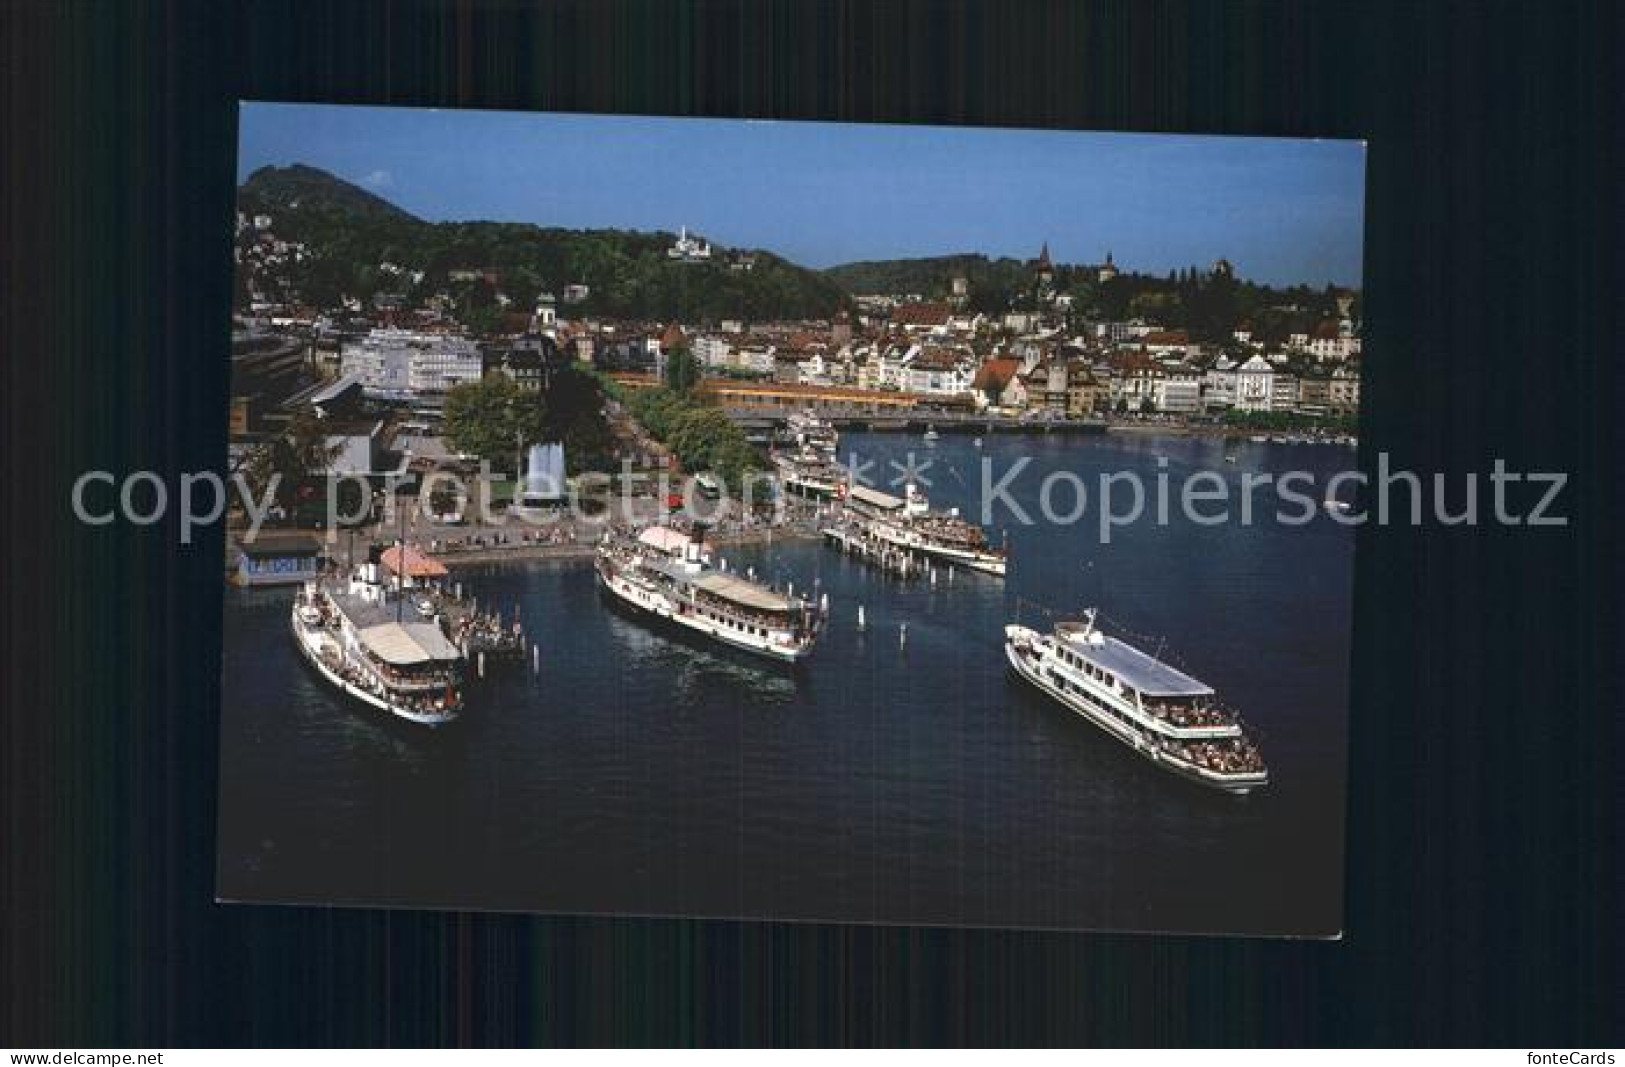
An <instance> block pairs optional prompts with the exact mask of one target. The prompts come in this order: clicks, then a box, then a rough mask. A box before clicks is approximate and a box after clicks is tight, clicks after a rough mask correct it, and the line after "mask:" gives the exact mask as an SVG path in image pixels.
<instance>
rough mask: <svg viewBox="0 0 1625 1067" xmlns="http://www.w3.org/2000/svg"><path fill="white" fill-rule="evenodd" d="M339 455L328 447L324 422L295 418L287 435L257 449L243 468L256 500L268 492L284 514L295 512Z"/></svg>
mask: <svg viewBox="0 0 1625 1067" xmlns="http://www.w3.org/2000/svg"><path fill="white" fill-rule="evenodd" d="M338 454H339V446H338V445H332V444H329V443H328V440H327V434H326V432H325V431H324V430H323V429H322V425H321V422H320V421H319V420H317V419H316V418H315V417H314V416H311V415H303V414H301V415H295V416H294V417H293V418H292V419H291V420H289V422H288V429H287V432H285V433H283V434H279V435H278V436H277V437H275V438H273V439H272V440H271V441H269V442H267V443H266V444H264V445H262V446H260V447H259V448H257V449H255V450H254V452H253V454H252V455H251V456H250V457H249V459H248V462H247V463H246V464H245V466H244V471H243V474H244V477H245V478H246V479H247V481H248V485H249V487H250V488H251V489H252V490H253V491H254V497H255V499H257V500H263V499H264V498H265V496H266V494H267V493H268V492H272V487H273V486H274V487H275V491H274V493H272V499H273V500H274V501H275V502H276V503H277V504H279V505H281V507H282V508H283V510H285V511H292V510H293V509H294V508H295V507H296V506H297V504H298V501H299V500H300V499H301V498H302V497H303V496H305V495H307V494H306V491H307V490H308V489H309V488H310V486H311V483H312V482H314V481H315V480H316V479H318V478H320V477H322V476H324V475H325V474H327V472H328V467H329V466H330V465H331V464H332V462H333V460H334V459H335V458H336V457H337V456H338Z"/></svg>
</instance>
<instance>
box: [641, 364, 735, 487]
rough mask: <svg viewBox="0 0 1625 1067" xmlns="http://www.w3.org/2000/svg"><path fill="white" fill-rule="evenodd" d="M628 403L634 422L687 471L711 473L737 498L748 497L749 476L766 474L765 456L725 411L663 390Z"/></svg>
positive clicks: (690, 396)
mask: <svg viewBox="0 0 1625 1067" xmlns="http://www.w3.org/2000/svg"><path fill="white" fill-rule="evenodd" d="M667 369H668V371H669V370H670V361H669V360H668V364H667ZM626 403H627V407H628V409H629V410H630V411H631V413H632V416H633V418H635V419H637V420H638V422H639V423H641V424H642V425H643V428H644V429H646V430H648V431H649V433H651V434H653V435H654V437H655V438H656V439H657V440H659V441H661V442H662V443H664V444H665V446H666V447H667V448H669V449H671V451H672V453H673V454H674V455H675V456H676V457H677V460H678V462H680V463H681V464H682V465H683V469H684V470H688V471H695V472H698V471H710V472H712V473H713V474H715V475H716V476H717V477H719V478H721V479H722V481H723V482H724V483H725V484H726V485H727V486H728V488H729V490H730V491H732V492H735V493H739V492H742V490H743V487H744V482H745V478H746V476H747V475H749V474H751V473H752V472H755V471H760V470H762V463H761V455H760V453H759V452H757V450H756V448H755V447H754V446H752V445H751V443H750V442H749V441H747V440H746V439H745V433H744V431H743V430H741V429H740V428H739V427H738V426H737V425H735V424H734V422H733V420H732V419H730V418H728V416H727V415H725V414H724V413H723V412H722V409H721V408H718V407H716V406H715V405H711V404H707V403H704V402H703V401H702V400H700V399H699V398H698V397H696V396H695V395H694V394H693V393H692V392H691V391H687V390H678V389H673V388H671V387H670V386H661V387H660V388H657V389H645V390H642V391H639V392H633V393H630V395H628V396H627V398H626Z"/></svg>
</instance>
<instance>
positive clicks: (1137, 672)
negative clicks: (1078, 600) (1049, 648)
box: [1067, 637, 1213, 697]
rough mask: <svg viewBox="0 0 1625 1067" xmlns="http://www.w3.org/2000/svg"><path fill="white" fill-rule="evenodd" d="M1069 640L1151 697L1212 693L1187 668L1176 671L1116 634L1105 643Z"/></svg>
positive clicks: (1088, 657)
mask: <svg viewBox="0 0 1625 1067" xmlns="http://www.w3.org/2000/svg"><path fill="white" fill-rule="evenodd" d="M1067 643H1068V644H1069V645H1070V646H1071V647H1072V649H1073V651H1075V652H1077V653H1078V654H1079V655H1080V656H1082V657H1083V658H1084V659H1086V660H1088V661H1089V662H1090V663H1093V664H1094V665H1095V666H1097V667H1099V668H1101V669H1102V670H1106V671H1109V672H1111V673H1112V674H1113V675H1116V676H1117V678H1118V679H1120V680H1121V681H1122V682H1123V684H1124V685H1127V686H1129V687H1130V688H1132V689H1135V690H1138V691H1139V692H1140V693H1142V694H1144V695H1145V696H1148V697H1202V696H1212V695H1213V690H1212V688H1211V687H1209V686H1206V685H1203V684H1202V683H1201V682H1199V681H1197V680H1196V679H1195V678H1192V677H1191V676H1190V675H1188V674H1186V673H1184V672H1183V671H1179V670H1176V669H1175V668H1173V667H1170V666H1168V664H1166V663H1164V662H1162V661H1161V660H1159V659H1154V658H1152V657H1151V656H1148V655H1146V654H1145V653H1144V652H1141V651H1140V650H1139V649H1137V648H1135V647H1134V646H1133V645H1127V644H1124V643H1123V642H1121V641H1119V640H1117V638H1115V637H1107V638H1106V640H1105V643H1104V644H1100V645H1095V644H1090V643H1089V642H1088V641H1086V640H1081V639H1078V638H1069V639H1068V641H1067Z"/></svg>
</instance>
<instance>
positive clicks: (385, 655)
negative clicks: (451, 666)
mask: <svg viewBox="0 0 1625 1067" xmlns="http://www.w3.org/2000/svg"><path fill="white" fill-rule="evenodd" d="M360 637H361V641H362V643H363V644H365V645H366V646H367V651H369V652H371V653H372V654H373V655H375V656H377V657H378V658H379V659H381V660H383V661H384V662H385V663H388V664H390V665H392V666H395V667H412V666H417V665H418V664H422V663H434V662H437V661H442V660H454V659H456V658H457V657H458V652H457V648H456V646H455V645H453V644H452V643H451V642H450V641H447V640H446V637H445V635H444V634H442V633H441V632H440V628H439V627H437V626H435V625H434V624H433V623H427V622H406V623H401V622H384V623H379V624H378V625H377V626H369V627H367V628H366V629H365V630H362V631H361V633H360Z"/></svg>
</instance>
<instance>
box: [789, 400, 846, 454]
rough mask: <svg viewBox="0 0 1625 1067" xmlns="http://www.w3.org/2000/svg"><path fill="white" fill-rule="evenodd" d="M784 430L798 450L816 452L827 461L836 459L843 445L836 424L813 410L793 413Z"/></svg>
mask: <svg viewBox="0 0 1625 1067" xmlns="http://www.w3.org/2000/svg"><path fill="white" fill-rule="evenodd" d="M784 429H785V433H786V435H787V436H788V437H789V438H790V441H791V443H792V444H794V445H795V447H796V449H797V450H806V451H810V452H816V453H818V454H820V455H822V456H824V457H825V458H826V459H834V458H835V453H836V451H837V450H838V449H839V448H840V445H841V435H840V434H839V433H837V432H836V430H835V424H834V423H832V422H830V421H829V420H827V419H825V418H823V417H821V416H820V415H819V414H818V413H817V412H816V411H814V410H813V409H812V408H804V409H802V410H800V411H796V412H792V413H791V414H790V417H789V418H787V419H786V420H785V426H784Z"/></svg>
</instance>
